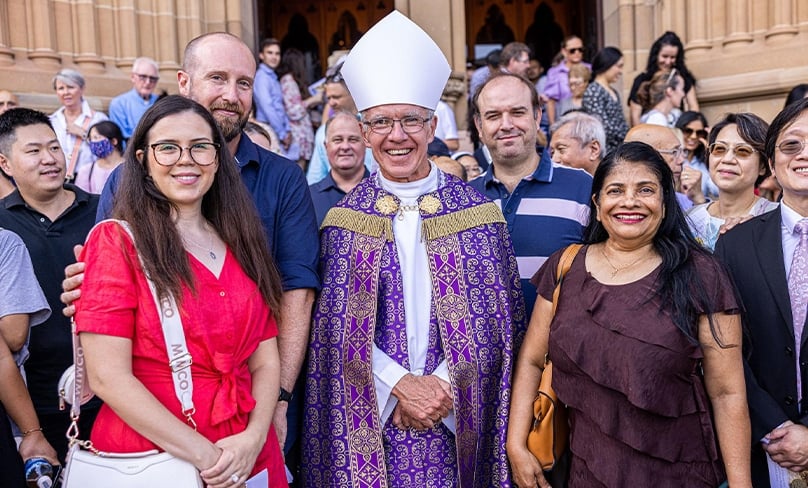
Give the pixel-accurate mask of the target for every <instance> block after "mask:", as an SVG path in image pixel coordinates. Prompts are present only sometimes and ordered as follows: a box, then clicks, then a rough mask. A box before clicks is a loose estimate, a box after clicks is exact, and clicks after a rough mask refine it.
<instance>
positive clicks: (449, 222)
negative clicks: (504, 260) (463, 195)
mask: <svg viewBox="0 0 808 488" xmlns="http://www.w3.org/2000/svg"><path fill="white" fill-rule="evenodd" d="M504 223H505V217H504V216H503V215H502V211H501V210H500V209H499V207H497V204H495V203H493V202H488V203H484V204H482V205H478V206H476V207H471V208H467V209H464V210H460V211H458V212H454V213H450V214H446V215H441V216H440V217H434V218H431V219H424V221H423V223H422V224H421V233H422V234H423V236H424V238H425V239H426V240H428V241H431V240H433V239H437V238H439V237H446V236H448V235H450V234H456V233H458V232H462V231H464V230H468V229H471V228H473V227H479V226H481V225H486V224H504Z"/></svg>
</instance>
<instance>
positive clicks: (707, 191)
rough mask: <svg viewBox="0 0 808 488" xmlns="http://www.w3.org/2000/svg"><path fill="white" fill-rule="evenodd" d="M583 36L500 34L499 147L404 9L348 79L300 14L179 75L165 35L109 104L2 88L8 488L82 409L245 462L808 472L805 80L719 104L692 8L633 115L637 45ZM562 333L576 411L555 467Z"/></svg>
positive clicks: (120, 437)
mask: <svg viewBox="0 0 808 488" xmlns="http://www.w3.org/2000/svg"><path fill="white" fill-rule="evenodd" d="M401 39H407V43H406V44H402V43H401ZM390 52H396V53H397V54H398V56H390V55H389V53H390ZM586 52H587V47H586V46H585V44H584V42H583V41H582V39H581V38H580V37H579V36H575V35H571V36H568V37H567V38H565V39H564V40H563V42H562V43H561V44H560V50H559V52H558V55H557V56H556V58H555V64H554V65H553V66H550V67H548V69H547V72H546V74H545V75H542V70H543V67H542V66H541V65H540V64H539V62H538V60H537V59H536V58H535V57H534V54H535V53H533V52H532V50H531V48H530V47H528V45H526V44H523V43H520V42H510V43H508V44H506V45H505V46H503V48H502V49H501V51H496V52H492V53H490V54H489V55H488V56H487V58H486V65H485V66H482V67H480V68H479V69H477V70H475V71H474V72H473V73H469V100H468V103H469V120H468V122H469V130H470V132H472V140H473V141H474V144H475V146H474V150H473V152H472V151H463V150H461V147H462V146H463V141H461V140H460V136H459V133H458V130H457V124H456V121H455V120H454V117H453V113H452V110H451V107H450V106H449V105H448V104H446V102H445V101H442V100H441V96H442V94H443V91H444V88H445V86H446V82H447V80H448V78H449V74H450V72H451V69H450V66H449V64H448V62H447V60H446V58H445V56H444V55H443V53H442V52H441V50H440V48H439V47H438V46H437V45H436V44H435V42H434V41H433V40H432V39H431V38H430V37H429V36H428V35H427V34H426V33H425V32H424V31H423V30H421V28H420V27H418V26H417V25H416V24H415V23H413V22H412V21H411V20H409V19H408V18H406V17H405V16H404V15H402V14H400V13H398V12H393V13H392V14H390V15H388V16H387V17H385V18H384V19H382V20H381V21H379V22H378V23H377V24H376V25H375V26H373V27H372V28H371V29H370V30H369V31H368V32H366V33H364V35H362V37H361V39H360V40H359V41H358V42H357V43H356V45H355V46H353V47H352V49H351V50H350V52H349V53H348V54H347V55H346V56H344V57H343V58H341V59H340V60H338V61H337V62H336V63H334V65H333V66H331V67H330V68H329V69H328V70H327V71H326V73H325V76H324V78H323V79H322V80H320V82H316V80H311V79H309V76H310V72H311V70H310V69H309V68H310V66H309V64H310V63H309V62H308V61H307V58H306V55H305V54H304V53H303V52H301V51H298V50H296V49H295V48H282V43H281V42H279V41H277V40H275V39H267V40H264V41H263V42H262V43H261V44H260V46H259V49H258V52H257V53H253V52H252V50H251V49H250V48H249V47H248V46H247V45H246V44H245V43H244V42H243V41H241V40H240V39H239V38H237V37H235V36H233V35H231V34H226V33H209V34H204V35H201V36H199V37H197V38H195V39H193V40H192V41H191V42H189V43H188V45H187V46H186V49H185V52H184V54H183V63H182V67H181V69H180V70H179V71H178V73H177V91H178V93H179V94H178V95H158V94H157V93H156V89H157V85H158V82H159V79H160V67H159V65H158V64H157V63H156V62H154V61H153V60H151V59H149V58H145V57H144V58H138V59H136V60H135V61H134V62H133V64H132V70H131V82H132V89H131V90H130V91H127V92H126V93H124V94H122V95H120V96H118V97H116V98H114V99H113V100H112V102H111V103H110V105H109V117H107V115H106V114H104V113H102V112H101V111H97V110H94V109H92V108H91V107H90V104H89V103H88V101H87V100H86V98H85V96H84V93H85V89H86V83H85V79H84V78H83V76H82V75H81V73H79V72H77V71H75V70H72V69H62V70H60V71H59V72H58V73H57V74H56V75H55V76H54V77H53V88H54V90H55V93H56V96H57V97H58V100H59V103H60V105H61V106H60V108H59V109H58V110H57V111H56V112H54V113H53V114H52V115H50V116H48V115H46V114H44V113H42V112H38V111H36V110H32V109H29V108H21V107H19V101H18V99H17V97H16V96H15V95H14V94H12V93H10V92H7V91H0V486H3V487H9V488H21V487H23V486H25V479H24V478H25V472H24V467H23V461H24V460H28V459H32V458H44V459H46V460H47V461H48V462H49V463H51V464H53V465H54V466H60V465H64V464H66V463H69V462H70V458H69V456H68V451H69V449H70V448H71V447H74V446H72V444H73V443H74V442H73V441H69V440H68V437H67V436H66V433H67V431H68V429H70V430H71V433H72V434H73V435H72V437H71V439H75V438H76V437H77V436H78V438H81V439H89V440H91V441H92V444H93V445H94V446H95V448H96V449H99V450H101V451H105V452H109V453H141V452H144V451H149V450H152V449H157V450H158V451H164V452H166V453H168V454H170V455H172V456H174V457H176V458H179V459H181V460H183V461H185V462H187V463H190V464H192V465H193V466H194V467H196V469H197V471H198V477H199V480H200V483H204V484H205V485H207V486H212V487H216V488H236V487H241V486H245V483H247V480H249V479H250V478H253V477H254V476H261V475H262V473H264V472H265V475H266V477H267V479H268V486H270V487H283V486H287V485H291V486H297V487H314V486H340V487H354V488H359V487H368V488H371V487H372V488H381V487H388V486H389V487H409V486H419V487H421V486H423V487H434V488H451V487H461V488H471V487H479V488H484V487H491V486H517V487H520V488H525V487H541V488H546V487H548V486H553V487H566V486H569V487H571V488H581V487H586V488H589V487H601V486H602V487H609V488H621V487H627V486H659V487H669V486H670V487H673V486H677V487H678V486H687V487H705V488H706V487H717V486H727V484H728V485H729V486H731V487H733V488H742V487H752V486H756V487H764V486H765V487H769V486H771V487H773V488H780V487H781V486H793V485H789V483H790V482H791V481H792V480H803V482H804V478H803V475H802V474H801V473H802V472H808V458H806V456H805V455H804V453H805V452H806V451H808V430H807V429H808V427H806V420H805V419H806V418H808V400H806V398H805V395H804V394H803V386H802V385H803V383H806V382H808V362H806V361H805V359H804V358H803V354H808V349H806V348H808V346H805V341H803V328H804V326H805V324H806V311H807V310H808V182H806V178H808V148H806V140H808V85H799V86H797V87H795V88H794V90H792V92H791V94H789V98H788V100H787V101H786V103H785V106H784V108H783V110H782V111H781V112H780V113H779V114H778V115H777V116H776V117H775V118H774V119H773V120H772V121H771V123H767V121H765V120H763V119H762V118H761V117H759V116H758V115H756V114H752V113H728V114H725V115H723V116H722V117H721V118H720V119H719V120H716V121H714V122H713V124H712V125H711V124H710V123H709V122H710V121H708V120H707V118H706V117H705V116H704V115H703V114H701V113H700V112H699V106H698V99H697V90H696V79H695V77H694V76H693V74H692V73H691V72H690V71H689V70H688V69H687V67H686V65H685V62H684V46H683V44H682V42H681V40H680V39H679V37H678V36H677V35H676V34H675V33H673V32H666V33H665V34H664V35H663V36H661V37H660V38H659V39H657V41H656V42H655V43H654V44H653V45H652V46H651V49H650V53H649V59H648V63H647V67H646V69H645V71H644V72H643V73H641V74H640V75H638V76H637V78H636V79H635V80H634V82H633V84H632V90H631V93H630V95H629V97H628V102H627V103H628V106H627V107H626V106H625V105H623V102H622V101H621V96H620V92H619V89H618V88H617V86H618V85H617V82H618V81H619V80H620V77H621V76H622V71H623V54H622V53H621V52H620V50H619V49H617V48H615V47H605V48H603V49H601V50H600V51H598V52H597V53H595V54H594V56H593V57H592V59H591V63H590V62H587V61H586V60H585V57H586V56H585V53H586ZM369 67H372V68H369ZM318 111H321V113H319V112H318ZM315 113H316V115H315V116H314V117H312V115H314V114H315ZM625 113H628V114H629V117H628V118H627V117H626V116H625ZM320 120H321V121H322V122H321V123H319V125H318V126H317V127H315V124H313V123H312V122H313V121H320ZM318 229H319V230H318ZM577 243H583V247H581V249H580V250H578V251H577V254H576V255H575V257H574V258H573V260H572V262H571V266H570V268H569V271H568V273H567V274H566V275H565V277H564V280H563V286H560V285H561V282H560V281H558V278H557V269H558V268H559V264H560V260H561V256H562V253H563V251H564V250H565V249H567V248H568V246H570V245H572V244H577ZM559 289H560V292H559V293H558V295H557V297H554V292H556V290H559ZM166 304H169V305H166ZM166 306H169V307H171V306H176V307H177V308H178V311H177V315H178V316H179V317H180V321H181V327H182V332H183V334H184V337H185V339H184V340H183V341H182V343H183V346H182V348H184V349H187V351H186V352H187V355H188V356H189V357H190V358H192V360H188V359H184V361H187V362H186V363H184V364H186V365H187V368H188V371H189V376H190V377H192V378H193V379H192V384H193V389H192V393H191V395H190V398H184V397H183V395H182V394H181V393H180V392H178V391H175V383H174V382H173V380H172V377H173V376H172V371H175V367H176V364H175V362H174V361H170V359H171V358H173V351H174V348H175V347H176V344H174V343H171V344H169V342H168V338H167V337H164V328H163V320H164V319H165V309H164V308H163V307H166ZM556 306H557V308H555V307H556ZM172 313H173V312H172ZM71 321H72V322H71ZM76 338H78V339H79V340H80V342H81V348H82V351H83V357H84V359H85V361H84V362H85V365H86V371H87V378H88V380H89V384H90V386H91V388H92V390H93V393H94V395H95V396H94V398H92V399H91V400H89V401H88V402H87V403H85V404H83V405H82V406H81V416H80V418H78V419H76V418H75V417H74V416H72V414H71V412H70V409H69V408H67V406H66V405H65V403H70V401H71V400H72V399H71V398H68V396H69V395H68V394H67V393H66V392H65V391H62V390H63V389H64V385H63V382H62V379H61V378H62V373H63V372H64V371H65V369H67V368H68V367H70V366H71V365H72V364H73V361H74V356H73V351H74V347H75V345H74V340H75V339H76ZM186 343H187V345H185V344H186ZM803 351H805V352H804V353H803ZM548 358H549V359H552V363H553V364H554V373H553V387H554V389H555V390H556V392H557V395H558V398H559V399H560V401H561V402H562V403H563V404H565V405H566V406H567V409H568V412H569V427H570V436H569V447H568V449H567V450H566V452H565V454H564V455H563V456H562V458H561V459H560V460H559V461H558V462H557V463H556V465H555V466H554V468H553V469H552V471H543V469H542V467H541V465H540V464H539V462H538V460H537V459H536V457H535V456H534V455H533V454H532V453H531V452H530V450H529V449H528V444H527V436H528V432H529V431H530V430H531V428H532V425H533V422H534V410H533V400H534V398H535V394H536V389H537V387H538V385H539V382H540V379H541V376H542V375H543V374H544V368H545V366H546V364H547V361H548ZM806 384H808V383H806ZM806 393H808V392H806ZM187 400H190V401H191V404H190V405H191V406H190V407H189V406H188V405H187V404H186V401H187ZM6 418H7V419H8V420H6ZM781 480H785V481H781ZM778 483H785V484H778Z"/></svg>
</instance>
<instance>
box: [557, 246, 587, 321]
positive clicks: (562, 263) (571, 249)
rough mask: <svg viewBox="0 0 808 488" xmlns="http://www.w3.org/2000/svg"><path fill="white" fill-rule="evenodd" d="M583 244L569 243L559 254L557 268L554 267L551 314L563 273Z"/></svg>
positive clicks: (565, 272)
mask: <svg viewBox="0 0 808 488" xmlns="http://www.w3.org/2000/svg"><path fill="white" fill-rule="evenodd" d="M581 247H583V244H570V245H569V246H567V248H566V249H564V252H563V253H562V254H561V259H559V260H558V268H556V280H555V283H556V285H555V289H553V315H555V312H556V308H558V296H559V295H560V294H561V282H562V281H563V280H564V275H566V274H567V271H569V270H570V268H571V267H572V261H573V260H574V259H575V256H577V255H578V251H580V250H581Z"/></svg>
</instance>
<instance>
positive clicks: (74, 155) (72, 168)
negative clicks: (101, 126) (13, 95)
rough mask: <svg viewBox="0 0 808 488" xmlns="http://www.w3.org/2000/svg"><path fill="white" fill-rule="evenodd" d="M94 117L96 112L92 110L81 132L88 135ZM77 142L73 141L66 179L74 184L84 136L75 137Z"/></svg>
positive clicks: (85, 117) (85, 119) (86, 117)
mask: <svg viewBox="0 0 808 488" xmlns="http://www.w3.org/2000/svg"><path fill="white" fill-rule="evenodd" d="M93 117H95V110H93V109H90V115H86V116H84V123H83V124H81V130H83V131H84V133H85V134H86V133H87V129H88V128H89V127H90V122H92V121H93ZM74 137H75V140H74V141H73V152H71V153H70V163H68V165H67V172H66V173H65V179H66V180H67V181H70V182H73V180H74V179H75V178H76V174H75V173H76V163H77V162H78V160H79V151H80V150H81V145H82V143H84V137H82V136H74Z"/></svg>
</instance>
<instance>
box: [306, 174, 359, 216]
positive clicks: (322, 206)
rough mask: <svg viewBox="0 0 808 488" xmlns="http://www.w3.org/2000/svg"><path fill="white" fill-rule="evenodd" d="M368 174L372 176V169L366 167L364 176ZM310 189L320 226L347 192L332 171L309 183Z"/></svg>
mask: <svg viewBox="0 0 808 488" xmlns="http://www.w3.org/2000/svg"><path fill="white" fill-rule="evenodd" d="M368 176H370V171H368V170H367V168H365V176H363V177H362V178H367V177H368ZM309 190H311V200H312V201H313V202H314V213H316V214H317V226H318V227H319V226H321V225H322V224H323V219H325V214H327V213H328V211H329V210H330V209H331V207H333V206H334V205H336V204H337V202H339V201H340V200H342V197H344V196H345V195H346V193H345V192H344V191H342V188H340V187H338V186H337V184H336V183H335V182H334V177H333V176H331V172H330V171H329V172H328V174H327V175H325V178H323V179H322V180H320V181H318V182H317V183H314V184H313V185H309Z"/></svg>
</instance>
